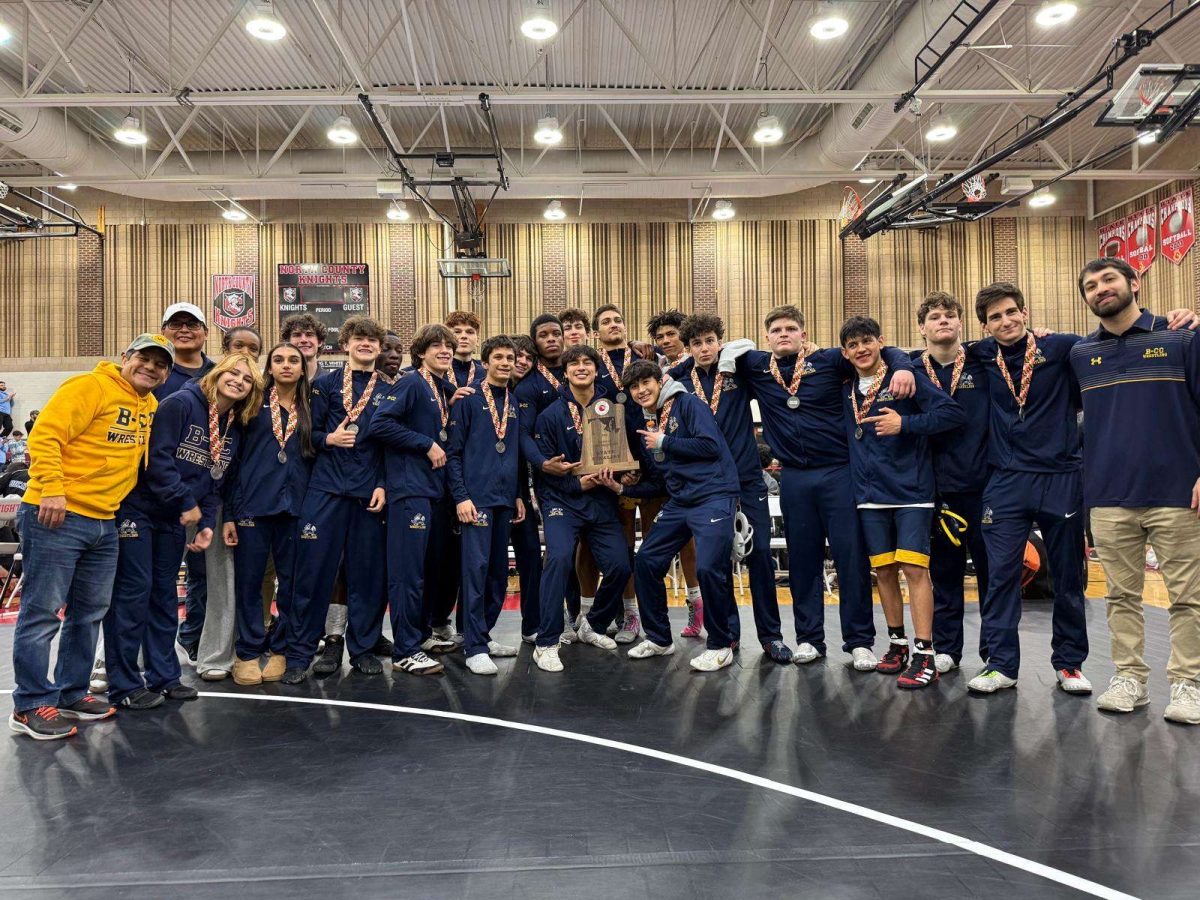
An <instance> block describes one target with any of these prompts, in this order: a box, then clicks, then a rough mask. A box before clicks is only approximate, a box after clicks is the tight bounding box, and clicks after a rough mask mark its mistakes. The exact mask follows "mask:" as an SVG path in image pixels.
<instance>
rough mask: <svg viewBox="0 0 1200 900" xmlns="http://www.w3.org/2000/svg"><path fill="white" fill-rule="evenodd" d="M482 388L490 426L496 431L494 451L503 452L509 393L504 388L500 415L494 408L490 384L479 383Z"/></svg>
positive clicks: (494, 403)
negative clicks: (490, 421)
mask: <svg viewBox="0 0 1200 900" xmlns="http://www.w3.org/2000/svg"><path fill="white" fill-rule="evenodd" d="M481 387H482V389H483V401H484V403H486V404H487V408H488V413H489V414H490V415H491V417H492V428H493V429H495V432H496V452H497V453H503V452H504V435H505V434H507V433H508V411H509V401H510V400H511V396H512V395H511V394H509V392H508V388H505V389H504V415H503V416H501V415H500V412H499V410H498V409H497V408H496V398H495V397H494V396H493V395H492V386H491V385H490V384H486V383H485V384H483V385H481Z"/></svg>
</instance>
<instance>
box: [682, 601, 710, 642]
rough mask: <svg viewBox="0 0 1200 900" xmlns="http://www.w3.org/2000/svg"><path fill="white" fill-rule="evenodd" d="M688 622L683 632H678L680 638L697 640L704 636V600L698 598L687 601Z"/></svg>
mask: <svg viewBox="0 0 1200 900" xmlns="http://www.w3.org/2000/svg"><path fill="white" fill-rule="evenodd" d="M687 608H688V620H687V625H685V626H684V629H683V631H681V632H679V634H680V636H681V637H685V638H698V637H703V636H704V598H703V597H698V598H696V599H695V600H689V601H687Z"/></svg>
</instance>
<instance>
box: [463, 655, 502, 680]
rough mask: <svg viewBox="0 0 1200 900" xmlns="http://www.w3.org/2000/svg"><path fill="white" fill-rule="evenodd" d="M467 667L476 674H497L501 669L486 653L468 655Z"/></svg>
mask: <svg viewBox="0 0 1200 900" xmlns="http://www.w3.org/2000/svg"><path fill="white" fill-rule="evenodd" d="M467 668H468V669H470V670H471V671H472V672H473V673H474V674H476V675H495V674H496V673H497V672H499V671H500V670H499V669H497V668H496V664H495V663H494V662H492V658H491V657H490V656H488V655H487V654H486V653H476V654H474V655H473V656H468V657H467Z"/></svg>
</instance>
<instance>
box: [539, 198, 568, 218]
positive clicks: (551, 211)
mask: <svg viewBox="0 0 1200 900" xmlns="http://www.w3.org/2000/svg"><path fill="white" fill-rule="evenodd" d="M542 217H543V218H546V219H549V220H550V221H551V222H561V221H562V220H563V219H565V218H566V217H567V211H566V210H565V209H563V205H562V201H560V200H551V201H550V205H549V206H547V207H546V211H545V212H544V213H542Z"/></svg>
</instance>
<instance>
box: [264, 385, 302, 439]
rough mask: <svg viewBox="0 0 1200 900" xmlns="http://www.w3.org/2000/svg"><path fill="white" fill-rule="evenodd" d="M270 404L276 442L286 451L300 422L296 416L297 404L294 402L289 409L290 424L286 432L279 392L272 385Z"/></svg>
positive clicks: (272, 428) (272, 427) (272, 429)
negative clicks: (289, 440)
mask: <svg viewBox="0 0 1200 900" xmlns="http://www.w3.org/2000/svg"><path fill="white" fill-rule="evenodd" d="M270 403H271V431H273V432H274V433H275V440H276V441H278V442H279V449H280V450H282V449H284V445H285V444H287V442H288V439H289V438H291V436H292V435H293V434H294V433H295V431H296V422H297V421H298V420H299V419H298V417H297V415H296V403H295V401H292V405H291V406H289V407H288V408H287V411H288V423H287V430H286V431H285V430H284V428H283V414H282V413H281V412H280V405H279V392H278V390H277V389H276V388H275V385H271V394H270Z"/></svg>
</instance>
